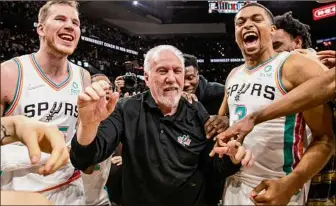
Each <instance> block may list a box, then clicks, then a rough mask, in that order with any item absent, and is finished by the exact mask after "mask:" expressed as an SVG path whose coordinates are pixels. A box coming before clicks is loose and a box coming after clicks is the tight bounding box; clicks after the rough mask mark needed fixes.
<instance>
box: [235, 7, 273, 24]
mask: <svg viewBox="0 0 336 206" xmlns="http://www.w3.org/2000/svg"><path fill="white" fill-rule="evenodd" d="M250 6H257V7H260V8H262V9H264V10H265V11H266V14H267V16H268V18H269V19H270V20H271V22H272V24H274V15H273V13H272V12H271V11H270V10H269V9H268V8H266V7H265V6H264V5H262V4H259V3H256V2H252V3H247V4H245V5H244V6H243V7H242V8H240V9H239V11H238V12H237V14H238V13H239V12H240V11H241V10H243V9H245V8H247V7H250ZM237 14H236V15H235V18H234V19H236V16H237Z"/></svg>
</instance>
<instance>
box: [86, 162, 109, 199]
mask: <svg viewBox="0 0 336 206" xmlns="http://www.w3.org/2000/svg"><path fill="white" fill-rule="evenodd" d="M111 161H112V155H111V156H110V157H109V158H107V159H106V160H105V161H103V162H101V163H99V164H97V165H96V166H95V169H94V171H93V173H92V174H85V173H82V178H83V182H84V189H85V196H86V204H87V205H111V202H110V200H109V196H108V193H107V191H106V190H105V185H106V182H107V179H108V177H109V174H110V169H111V164H112V162H111Z"/></svg>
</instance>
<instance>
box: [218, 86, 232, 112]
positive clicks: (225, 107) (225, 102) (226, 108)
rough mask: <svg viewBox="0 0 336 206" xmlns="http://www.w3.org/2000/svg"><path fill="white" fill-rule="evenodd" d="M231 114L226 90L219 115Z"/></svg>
mask: <svg viewBox="0 0 336 206" xmlns="http://www.w3.org/2000/svg"><path fill="white" fill-rule="evenodd" d="M228 114H229V106H228V95H227V92H226V90H225V94H224V98H223V101H222V104H221V107H220V108H219V111H218V115H219V116H226V115H228Z"/></svg>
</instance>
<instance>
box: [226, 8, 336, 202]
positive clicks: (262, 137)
mask: <svg viewBox="0 0 336 206" xmlns="http://www.w3.org/2000/svg"><path fill="white" fill-rule="evenodd" d="M273 23H274V22H273V15H272V13H271V12H270V11H269V10H268V9H267V8H265V7H264V6H262V5H261V4H258V3H250V4H247V5H246V6H244V7H243V8H242V9H241V10H240V11H239V12H238V13H237V14H236V17H235V36H236V42H237V44H238V46H239V47H240V49H241V51H242V54H243V56H244V59H245V64H244V65H241V66H239V67H237V68H235V69H234V70H233V71H232V72H231V73H230V75H229V76H228V78H227V82H226V85H225V86H226V94H225V97H224V100H223V104H222V107H221V109H220V115H230V116H229V118H230V125H232V124H234V123H235V122H237V121H238V120H240V119H242V118H244V117H245V116H246V115H248V114H250V113H252V112H254V111H256V110H258V109H259V108H260V107H264V106H266V105H268V104H270V103H272V102H273V101H275V100H277V99H278V98H280V97H282V96H283V95H284V94H286V93H287V92H288V91H290V90H292V89H294V88H295V87H297V86H299V85H300V84H302V83H303V82H304V81H306V80H307V79H309V78H312V77H314V76H318V75H320V74H321V73H322V72H323V68H322V67H321V66H320V65H319V64H318V63H317V62H316V61H314V60H312V59H310V58H308V57H306V56H304V55H301V54H299V53H288V52H282V53H279V54H278V53H276V52H275V51H274V50H273V47H272V39H271V34H272V33H274V31H275V27H274V26H273ZM331 120H332V116H331V111H330V108H329V107H328V106H326V105H323V106H320V107H317V108H314V109H311V110H309V111H306V112H304V113H303V114H302V113H299V114H293V115H289V116H286V117H281V118H278V119H275V120H271V121H269V122H265V123H263V124H260V125H258V126H257V127H256V128H255V130H254V131H252V132H251V133H250V134H249V135H248V136H247V137H246V138H245V141H244V143H243V146H245V147H246V148H249V149H251V150H252V153H253V154H254V155H255V156H256V162H255V164H254V165H253V166H251V167H249V168H242V169H241V170H240V171H239V172H237V173H236V174H235V175H233V176H232V177H231V178H229V179H228V180H227V182H226V186H225V189H224V194H223V195H224V196H223V201H224V204H227V205H246V204H253V202H252V201H254V202H258V203H260V202H262V201H260V200H259V199H255V198H257V197H258V196H253V197H252V198H251V199H250V193H251V192H252V189H253V188H254V187H256V186H257V185H259V184H260V183H261V182H262V181H263V180H265V179H280V180H281V181H279V185H280V186H281V187H280V188H277V196H276V197H273V199H271V201H270V202H267V203H268V204H280V205H284V204H288V203H290V204H299V205H303V204H304V200H305V197H304V196H305V195H306V194H305V192H306V191H305V190H304V187H303V186H304V184H305V182H307V181H308V180H309V179H310V178H311V177H312V176H313V175H314V174H316V173H317V172H318V171H319V170H320V169H321V168H322V167H323V166H324V165H325V164H326V162H327V161H328V159H329V158H330V156H331V155H332V153H333V148H332V146H331V145H333V144H334V138H333V131H332V124H331ZM304 121H305V122H306V123H307V124H308V126H309V127H310V128H311V129H312V136H313V142H312V143H311V145H310V146H309V148H308V149H307V152H306V153H305V154H304V155H303V151H302V147H301V144H302V141H303V140H302V137H303V133H304ZM321 122H323V124H321ZM300 160H301V161H300ZM288 185H291V187H288Z"/></svg>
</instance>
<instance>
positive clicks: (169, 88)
mask: <svg viewBox="0 0 336 206" xmlns="http://www.w3.org/2000/svg"><path fill="white" fill-rule="evenodd" d="M163 91H164V92H174V91H177V88H176V87H168V88H165V89H163Z"/></svg>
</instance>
